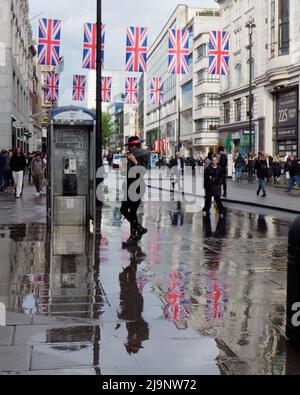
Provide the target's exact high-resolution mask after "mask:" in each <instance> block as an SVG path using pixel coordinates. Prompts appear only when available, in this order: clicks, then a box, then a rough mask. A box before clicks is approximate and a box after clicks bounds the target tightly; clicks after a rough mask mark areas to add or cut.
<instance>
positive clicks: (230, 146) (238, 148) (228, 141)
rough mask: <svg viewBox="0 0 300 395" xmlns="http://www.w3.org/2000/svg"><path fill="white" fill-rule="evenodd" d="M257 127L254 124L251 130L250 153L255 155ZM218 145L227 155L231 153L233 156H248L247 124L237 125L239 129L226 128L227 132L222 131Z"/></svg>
mask: <svg viewBox="0 0 300 395" xmlns="http://www.w3.org/2000/svg"><path fill="white" fill-rule="evenodd" d="M257 136H258V126H257V125H256V124H255V123H254V126H253V130H252V142H251V145H252V152H254V153H255V154H256V153H257V150H258V146H257V145H258V141H257V140H258V139H257ZM220 137H221V139H220V145H222V146H223V147H224V149H225V151H226V152H227V153H232V154H233V155H234V156H237V155H238V154H241V155H243V156H248V155H249V153H250V151H251V148H250V132H249V124H248V123H247V124H246V123H245V124H243V125H239V127H228V128H227V131H224V130H223V131H222V135H221V136H220Z"/></svg>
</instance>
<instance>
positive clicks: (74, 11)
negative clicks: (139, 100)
mask: <svg viewBox="0 0 300 395" xmlns="http://www.w3.org/2000/svg"><path fill="white" fill-rule="evenodd" d="M180 3H182V4H187V5H189V6H193V7H217V3H216V2H215V1H214V0H185V1H182V2H180V1H177V0H102V4H103V23H105V25H106V41H105V68H113V69H124V67H125V53H124V52H125V38H126V35H125V30H126V27H127V26H143V27H148V28H149V39H150V43H149V44H150V45H151V43H152V42H153V40H154V39H155V37H156V36H157V34H158V33H159V32H160V30H161V29H162V28H163V26H164V25H165V23H166V22H167V20H168V19H169V17H170V16H171V14H172V12H173V11H174V9H175V8H176V6H177V5H178V4H180ZM29 5H30V16H31V18H32V17H34V16H35V15H37V14H39V13H41V12H43V14H42V15H41V16H40V17H43V18H55V19H61V20H62V22H63V25H62V41H61V55H62V56H64V58H65V72H64V73H63V75H62V77H61V90H60V97H61V100H60V105H68V104H72V76H73V74H86V71H85V70H82V67H81V65H82V45H83V24H84V23H85V22H96V0H48V1H45V0H44V1H41V0H29ZM40 17H39V18H40ZM39 18H36V19H34V20H33V21H32V26H33V31H34V34H35V35H36V34H37V26H38V19H39ZM150 45H149V46H150Z"/></svg>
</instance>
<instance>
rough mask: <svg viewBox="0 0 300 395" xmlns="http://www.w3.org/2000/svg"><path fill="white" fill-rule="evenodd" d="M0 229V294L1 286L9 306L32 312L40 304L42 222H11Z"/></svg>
mask: <svg viewBox="0 0 300 395" xmlns="http://www.w3.org/2000/svg"><path fill="white" fill-rule="evenodd" d="M1 233H2V238H1V242H0V243H1V254H2V256H3V255H4V257H3V260H2V259H1V264H0V274H1V294H2V293H3V291H4V290H5V293H6V299H7V303H6V304H7V306H8V309H9V310H12V311H15V312H24V311H26V313H27V314H29V315H32V314H33V312H34V311H36V309H37V307H36V306H37V304H39V305H41V304H42V301H41V298H42V297H43V287H44V283H45V281H46V277H47V267H46V260H45V244H44V239H45V225H43V224H39V223H38V224H27V225H26V224H21V225H14V226H9V227H7V228H6V229H2V232H1ZM3 235H4V237H3ZM2 262H3V263H2ZM2 284H3V285H2Z"/></svg>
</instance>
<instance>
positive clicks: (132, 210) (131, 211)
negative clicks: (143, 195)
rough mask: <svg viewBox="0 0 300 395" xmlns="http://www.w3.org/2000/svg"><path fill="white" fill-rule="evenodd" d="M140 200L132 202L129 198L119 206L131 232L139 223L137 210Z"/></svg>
mask: <svg viewBox="0 0 300 395" xmlns="http://www.w3.org/2000/svg"><path fill="white" fill-rule="evenodd" d="M141 202H142V201H141V200H138V201H137V202H132V201H131V200H127V201H124V202H123V203H122V206H121V210H120V211H121V214H122V215H123V216H124V217H125V218H126V219H127V221H128V222H129V223H130V227H131V232H133V231H134V230H135V228H136V227H137V226H138V224H139V220H138V216H137V211H138V209H139V207H140V205H141Z"/></svg>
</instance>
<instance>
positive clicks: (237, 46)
mask: <svg viewBox="0 0 300 395" xmlns="http://www.w3.org/2000/svg"><path fill="white" fill-rule="evenodd" d="M234 45H235V52H238V51H240V50H241V29H238V30H236V31H235V32H234Z"/></svg>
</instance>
